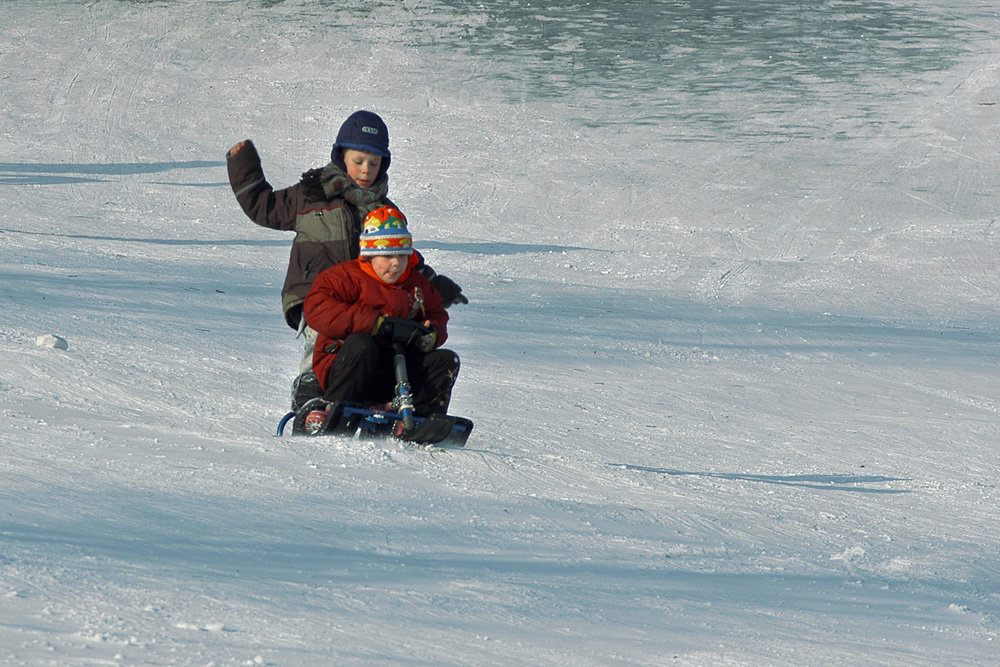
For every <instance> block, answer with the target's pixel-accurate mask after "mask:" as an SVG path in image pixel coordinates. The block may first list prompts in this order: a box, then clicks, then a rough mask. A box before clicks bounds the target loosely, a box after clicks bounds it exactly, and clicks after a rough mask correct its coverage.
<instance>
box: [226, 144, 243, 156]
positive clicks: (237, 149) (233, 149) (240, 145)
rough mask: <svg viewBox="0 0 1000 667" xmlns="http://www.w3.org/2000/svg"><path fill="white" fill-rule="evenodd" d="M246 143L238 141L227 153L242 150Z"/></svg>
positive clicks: (234, 153)
mask: <svg viewBox="0 0 1000 667" xmlns="http://www.w3.org/2000/svg"><path fill="white" fill-rule="evenodd" d="M246 145H247V142H246V141H241V142H240V143H238V144H236V145H235V146H233V147H232V148H230V149H229V154H230V155H236V154H237V153H239V152H240V151H241V150H243V149H244V148H245V147H246Z"/></svg>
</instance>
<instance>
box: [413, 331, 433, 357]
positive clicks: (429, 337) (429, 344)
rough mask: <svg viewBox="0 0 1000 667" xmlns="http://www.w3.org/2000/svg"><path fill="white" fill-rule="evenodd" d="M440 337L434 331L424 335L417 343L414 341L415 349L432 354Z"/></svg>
mask: <svg viewBox="0 0 1000 667" xmlns="http://www.w3.org/2000/svg"><path fill="white" fill-rule="evenodd" d="M437 340H438V335H437V334H436V333H434V332H433V331H432V332H430V333H429V334H424V335H423V336H420V337H419V338H417V339H416V340H415V341H413V347H415V348H417V349H418V350H420V351H421V352H430V351H431V350H433V349H434V346H435V345H437Z"/></svg>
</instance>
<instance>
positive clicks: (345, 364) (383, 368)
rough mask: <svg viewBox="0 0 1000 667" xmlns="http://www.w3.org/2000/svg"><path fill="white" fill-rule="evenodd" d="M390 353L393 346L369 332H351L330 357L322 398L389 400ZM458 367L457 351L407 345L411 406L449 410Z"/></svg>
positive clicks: (431, 411)
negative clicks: (384, 343) (331, 360)
mask: <svg viewBox="0 0 1000 667" xmlns="http://www.w3.org/2000/svg"><path fill="white" fill-rule="evenodd" d="M392 357H393V351H392V347H390V346H380V345H378V343H376V342H375V338H373V337H372V336H371V335H370V334H366V333H355V334H351V335H350V336H348V337H347V338H345V339H344V344H343V345H341V346H340V349H339V350H338V351H337V358H336V359H334V360H333V365H332V366H331V367H330V372H329V373H328V374H327V376H326V391H325V392H324V393H323V398H325V399H326V400H328V401H331V402H332V401H354V402H358V403H363V404H368V405H376V404H379V403H387V402H388V401H391V400H392V399H393V397H394V396H395V394H396V391H395V389H396V373H395V371H394V369H393V363H392ZM458 370H459V361H458V355H457V354H455V353H454V352H452V351H451V350H445V349H437V350H433V351H431V352H427V353H423V352H419V351H417V350H413V349H407V351H406V374H407V376H408V379H409V380H410V388H411V389H412V391H413V409H414V410H415V411H416V413H417V414H418V415H421V416H429V415H435V414H444V413H446V412H447V411H448V403H450V402H451V389H452V387H454V386H455V379H456V378H457V377H458Z"/></svg>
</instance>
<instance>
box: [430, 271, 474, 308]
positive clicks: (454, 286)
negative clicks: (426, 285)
mask: <svg viewBox="0 0 1000 667" xmlns="http://www.w3.org/2000/svg"><path fill="white" fill-rule="evenodd" d="M431 285H434V289H436V290H437V291H438V294H440V295H441V303H443V304H444V307H445V308H450V307H451V306H454V305H455V304H456V303H469V300H468V299H466V298H465V295H464V294H462V288H461V287H459V285H458V283H456V282H455V281H454V280H452V279H451V278H449V277H448V276H443V275H441V274H440V273H439V274H437V275H436V276H434V277H433V278H431Z"/></svg>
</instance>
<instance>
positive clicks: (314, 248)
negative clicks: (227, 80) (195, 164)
mask: <svg viewBox="0 0 1000 667" xmlns="http://www.w3.org/2000/svg"><path fill="white" fill-rule="evenodd" d="M226 163H227V167H228V170H229V184H230V185H231V186H232V188H233V192H234V193H235V194H236V199H237V201H239V203H240V206H241V207H242V208H243V212H244V213H246V214H247V216H248V217H249V218H250V219H251V220H253V221H254V222H255V223H257V224H258V225H261V226H263V227H269V228H270V229H281V230H286V231H294V232H295V240H294V241H293V242H292V250H291V256H290V257H289V259H288V272H287V273H286V274H285V284H284V285H283V286H282V288H281V307H282V311H283V312H284V314H285V321H286V322H287V323H288V326H290V327H292V328H293V329H298V328H299V324H300V321H301V317H302V303H303V302H304V301H305V298H306V295H307V294H309V288H310V287H311V285H312V282H313V280H315V278H316V276H318V275H319V274H320V273H321V272H322V271H323V270H324V269H327V268H329V267H331V266H335V265H337V264H340V263H341V262H346V261H348V260H350V259H353V258H355V257H357V256H358V239H359V235H360V233H361V224H362V222H364V218H365V216H366V215H368V213H370V212H371V211H373V210H375V209H376V208H379V207H380V206H394V204H393V203H392V202H391V201H390V200H389V199H388V198H387V197H386V194H387V193H388V191H389V180H388V178H387V177H386V174H385V170H384V169H383V170H382V173H380V174H379V175H378V177H377V178H376V179H375V183H374V184H373V185H372V186H371V187H369V188H361V187H358V186H357V185H356V184H355V183H354V182H353V181H351V180H350V178H349V177H348V176H347V174H346V172H345V171H344V169H343V168H342V166H340V165H337V164H335V163H333V162H331V163H330V164H328V165H327V166H326V167H324V168H322V169H313V170H310V171H307V172H305V173H304V174H302V180H301V181H300V182H298V183H296V184H295V185H293V186H291V187H288V188H285V189H283V190H275V189H274V188H272V187H271V185H270V183H268V182H267V180H266V179H265V177H264V170H263V169H262V167H261V164H260V155H259V154H258V153H257V149H256V147H254V145H253V143H252V142H250V141H247V142H246V145H245V146H244V147H243V149H242V150H240V151H238V152H237V153H236V154H227V160H226Z"/></svg>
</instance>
